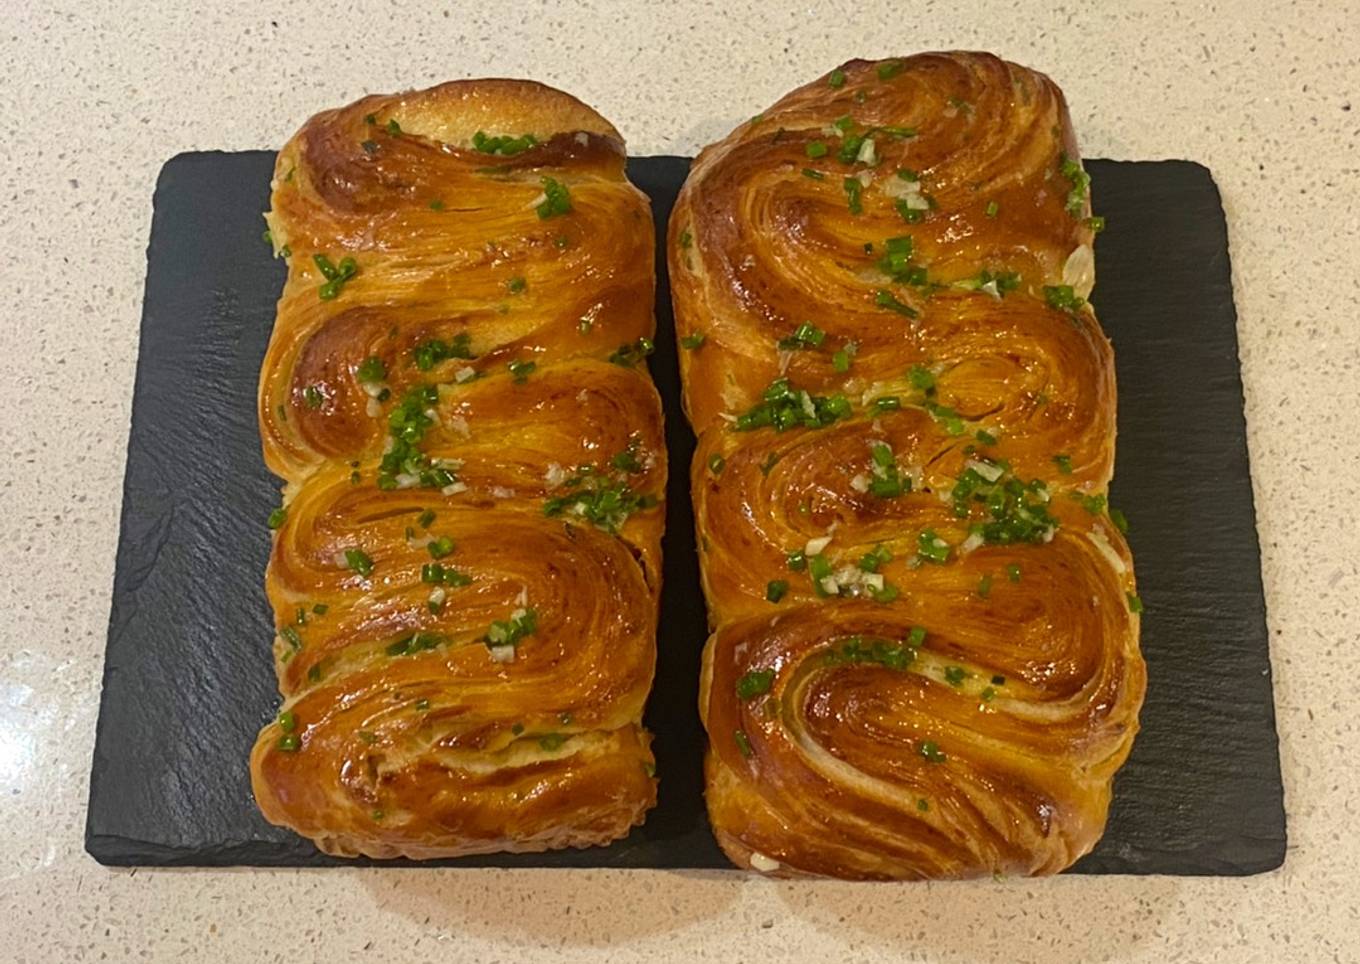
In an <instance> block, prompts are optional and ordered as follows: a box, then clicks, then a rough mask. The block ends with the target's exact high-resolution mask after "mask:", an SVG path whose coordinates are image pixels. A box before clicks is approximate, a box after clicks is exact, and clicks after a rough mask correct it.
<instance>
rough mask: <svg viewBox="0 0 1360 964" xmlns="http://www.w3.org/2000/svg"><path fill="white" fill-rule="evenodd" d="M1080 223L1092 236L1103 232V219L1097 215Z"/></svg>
mask: <svg viewBox="0 0 1360 964" xmlns="http://www.w3.org/2000/svg"><path fill="white" fill-rule="evenodd" d="M1081 223H1082V224H1084V225H1086V227H1088V228H1090V230H1091V233H1092V234H1099V233H1100V232H1101V231H1104V230H1105V219H1104V218H1103V217H1101V216H1100V215H1098V214H1093V215H1091V216H1090V217H1089V218H1087V219H1086V220H1085V221H1083V222H1081Z"/></svg>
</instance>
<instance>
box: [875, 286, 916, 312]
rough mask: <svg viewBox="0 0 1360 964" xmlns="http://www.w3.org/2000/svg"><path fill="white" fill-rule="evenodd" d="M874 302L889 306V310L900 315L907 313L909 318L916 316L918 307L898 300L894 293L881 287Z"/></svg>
mask: <svg viewBox="0 0 1360 964" xmlns="http://www.w3.org/2000/svg"><path fill="white" fill-rule="evenodd" d="M874 304H876V305H878V306H879V307H880V308H887V309H888V310H889V311H895V312H897V313H898V314H899V315H905V316H906V317H908V318H915V317H916V309H914V308H912V307H911V306H910V305H908V304H904V303H903V302H901V301H898V300H897V298H896V297H895V296H894V295H893V293H892V292H891V291H888V290H887V289H886V288H880V289H878V291H877V292H876V293H875V294H874Z"/></svg>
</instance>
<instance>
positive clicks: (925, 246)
mask: <svg viewBox="0 0 1360 964" xmlns="http://www.w3.org/2000/svg"><path fill="white" fill-rule="evenodd" d="M1090 214H1091V212H1090V204H1089V197H1088V191H1087V179H1086V175H1085V172H1084V171H1083V170H1082V169H1081V167H1080V163H1079V161H1078V160H1077V148H1076V142H1075V138H1074V136H1073V133H1072V129H1071V124H1070V120H1069V118H1068V113H1067V108H1066V105H1065V103H1064V101H1063V97H1062V94H1061V92H1060V91H1059V90H1058V88H1057V87H1056V86H1055V85H1054V84H1053V83H1052V81H1050V80H1049V79H1048V78H1047V77H1045V76H1043V75H1042V74H1038V73H1036V72H1034V71H1031V70H1027V69H1025V68H1023V67H1019V66H1017V65H1015V64H1010V63H1006V62H1004V61H1002V60H1000V59H998V58H996V57H994V56H991V55H988V54H975V53H939V54H922V55H918V56H913V57H908V58H899V59H893V60H885V61H876V62H867V61H859V60H857V61H852V62H849V63H847V64H844V65H843V66H842V67H840V68H838V69H837V70H835V71H833V72H832V73H830V74H827V75H825V76H823V77H821V78H819V79H818V80H816V81H814V82H812V83H810V84H808V85H806V86H804V87H801V88H799V89H797V90H795V91H793V92H792V93H790V94H788V95H787V96H786V97H784V98H782V99H781V100H780V101H779V102H778V103H776V104H775V105H774V106H773V107H771V108H770V109H769V110H767V111H765V112H764V113H763V114H761V115H759V116H758V117H757V118H755V119H754V120H753V121H751V122H748V123H746V124H743V125H742V126H741V127H739V128H738V129H737V130H735V131H734V132H733V133H732V134H730V135H729V136H728V137H726V138H724V139H723V140H721V141H719V142H718V143H716V144H713V145H711V146H709V147H707V148H705V149H704V151H703V152H702V153H701V154H700V155H699V157H698V158H697V160H696V161H695V164H694V166H693V169H692V171H691V173H690V176H689V179H688V181H687V183H686V184H685V187H684V189H683V190H682V192H681V194H680V197H679V199H678V202H677V204H676V206H675V211H674V214H673V215H672V219H671V235H670V239H669V250H668V257H669V259H670V265H671V283H672V291H673V293H674V301H675V309H676V319H677V333H678V336H679V338H680V342H681V346H682V348H685V349H687V350H683V351H681V353H680V354H681V366H682V368H681V370H682V376H683V381H684V391H685V408H686V413H687V415H688V416H689V418H690V420H691V422H692V423H693V425H694V428H695V430H696V432H697V434H698V436H699V443H698V447H697V451H696V453H695V457H694V462H693V466H692V483H693V486H692V487H693V496H694V504H695V517H696V526H697V530H698V536H699V545H700V555H701V567H702V573H703V582H704V591H705V594H706V596H707V600H708V604H709V614H710V622H711V624H712V625H713V626H714V627H715V632H714V633H713V635H712V636H711V637H710V639H709V640H708V643H707V646H706V648H705V654H704V667H703V678H702V681H701V693H700V710H701V713H702V715H703V717H704V722H705V726H706V727H707V730H708V733H709V740H710V746H709V750H708V755H707V760H706V775H707V802H708V808H709V814H710V818H711V822H712V824H713V827H714V831H715V833H716V835H717V837H718V840H719V842H720V843H721V845H722V847H723V849H724V850H725V851H726V852H727V854H728V855H729V857H731V859H732V860H733V861H734V862H735V863H737V864H739V865H741V866H749V867H753V868H755V869H757V870H762V871H765V872H767V873H774V874H778V875H785V876H796V875H825V876H834V877H845V878H888V879H910V878H947V877H970V876H978V875H989V874H994V873H1002V874H1048V873H1054V872H1057V871H1059V870H1061V869H1063V868H1064V867H1067V866H1068V865H1070V864H1071V863H1072V862H1073V861H1074V860H1076V859H1077V858H1078V857H1080V856H1081V855H1082V854H1084V853H1086V852H1087V851H1088V850H1089V849H1090V848H1091V847H1092V846H1093V845H1094V843H1095V842H1096V841H1097V840H1098V839H1099V837H1100V835H1101V833H1102V832H1103V829H1104V824H1105V817H1106V811H1107V809H1108V805H1109V800H1110V785H1111V779H1112V778H1113V776H1114V773H1115V771H1116V770H1118V769H1119V767H1120V765H1122V763H1123V761H1124V759H1125V758H1126V757H1127V755H1128V752H1129V749H1130V747H1131V745H1132V741H1133V737H1134V734H1135V732H1136V731H1137V728H1138V711H1139V708H1140V706H1141V704H1142V699H1143V692H1144V688H1145V669H1144V664H1143V661H1142V658H1141V656H1140V653H1139V649H1138V629H1139V619H1138V615H1137V613H1136V612H1135V611H1134V610H1137V609H1141V604H1140V603H1138V602H1137V597H1136V595H1135V593H1136V588H1135V585H1134V577H1133V564H1132V558H1131V556H1130V554H1129V550H1128V547H1127V545H1126V543H1125V541H1124V538H1123V536H1122V533H1121V531H1120V525H1118V524H1116V522H1117V521H1118V522H1119V523H1121V524H1122V516H1119V515H1118V514H1117V513H1116V514H1115V516H1114V518H1112V517H1111V515H1110V513H1109V512H1108V511H1107V507H1106V502H1105V498H1106V491H1107V487H1108V484H1109V480H1110V476H1111V473H1112V471H1113V465H1114V441H1115V375H1114V359H1113V354H1112V352H1111V348H1110V345H1109V342H1108V341H1107V340H1106V338H1105V337H1104V335H1103V333H1102V332H1101V330H1100V327H1099V325H1098V323H1097V321H1096V318H1095V315H1094V313H1093V312H1092V310H1091V308H1090V306H1089V305H1088V304H1087V303H1086V302H1085V298H1086V297H1087V295H1089V293H1090V290H1091V286H1092V284H1093V282H1094V261H1093V257H1092V254H1091V251H1092V247H1091V245H1092V240H1093V234H1094V230H1095V229H1097V228H1098V227H1099V223H1098V221H1095V220H1092V219H1091V218H1090ZM907 238H909V239H910V240H909V241H908V240H904V239H907Z"/></svg>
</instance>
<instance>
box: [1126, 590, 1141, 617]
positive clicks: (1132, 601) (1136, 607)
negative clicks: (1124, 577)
mask: <svg viewBox="0 0 1360 964" xmlns="http://www.w3.org/2000/svg"><path fill="white" fill-rule="evenodd" d="M1124 595H1125V596H1127V597H1128V600H1129V612H1131V613H1141V612H1142V611H1143V600H1141V599H1139V598H1138V597H1137V596H1136V595H1134V594H1133V593H1131V592H1130V593H1125V594H1124Z"/></svg>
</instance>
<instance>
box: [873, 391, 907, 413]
mask: <svg viewBox="0 0 1360 964" xmlns="http://www.w3.org/2000/svg"><path fill="white" fill-rule="evenodd" d="M871 407H872V408H873V410H874V411H875V412H878V413H882V412H895V411H897V410H898V409H899V408H901V407H902V399H900V398H898V397H897V396H896V395H880V396H879V397H878V398H876V399H874V400H873V403H872V406H871Z"/></svg>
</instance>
